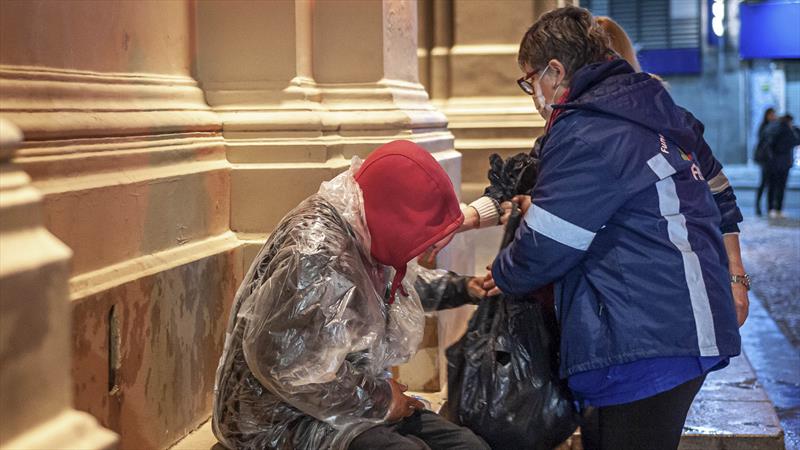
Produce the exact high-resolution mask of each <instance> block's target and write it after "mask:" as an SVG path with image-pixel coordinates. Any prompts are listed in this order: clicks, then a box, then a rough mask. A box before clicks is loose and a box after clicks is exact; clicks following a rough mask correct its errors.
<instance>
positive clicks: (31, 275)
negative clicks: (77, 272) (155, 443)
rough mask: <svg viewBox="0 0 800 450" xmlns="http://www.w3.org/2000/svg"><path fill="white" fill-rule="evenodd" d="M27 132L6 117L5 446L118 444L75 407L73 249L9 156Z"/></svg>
mask: <svg viewBox="0 0 800 450" xmlns="http://www.w3.org/2000/svg"><path fill="white" fill-rule="evenodd" d="M21 140H22V134H21V133H20V131H19V129H18V128H17V127H15V126H14V125H12V124H11V123H10V122H8V121H6V120H4V119H0V215H2V217H3V220H2V221H0V249H1V251H0V448H3V449H9V450H10V449H43V448H47V449H67V448H80V449H87V450H88V449H97V450H100V449H103V450H105V449H113V448H116V442H117V436H116V435H115V434H114V433H112V432H110V431H108V430H106V429H104V428H102V427H101V426H100V425H98V423H97V421H96V420H95V419H94V418H93V417H92V416H91V415H89V414H86V413H83V412H78V411H75V410H74V409H72V377H71V376H70V370H69V367H70V353H71V352H70V342H69V336H70V305H69V290H68V287H67V280H68V277H69V260H70V257H71V256H72V252H71V251H70V250H69V248H67V246H65V245H64V244H63V243H61V241H59V240H58V239H56V237H55V236H53V235H52V234H50V233H49V232H48V231H47V230H46V229H45V228H44V225H43V221H42V195H41V194H40V193H39V192H38V191H37V190H36V189H34V188H33V187H32V186H31V184H30V178H29V177H28V175H27V174H25V172H23V171H22V170H21V169H20V167H19V166H17V165H13V164H11V162H10V160H11V157H12V156H13V152H14V150H15V149H16V147H17V146H18V144H19V142H20V141H21Z"/></svg>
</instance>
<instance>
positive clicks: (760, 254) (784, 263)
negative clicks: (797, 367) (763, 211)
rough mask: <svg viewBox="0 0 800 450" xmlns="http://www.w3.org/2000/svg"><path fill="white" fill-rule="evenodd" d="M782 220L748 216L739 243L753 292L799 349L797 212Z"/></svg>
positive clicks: (799, 243)
mask: <svg viewBox="0 0 800 450" xmlns="http://www.w3.org/2000/svg"><path fill="white" fill-rule="evenodd" d="M796 214H797V215H795V214H792V215H791V216H789V217H787V218H784V219H765V218H759V217H756V216H754V215H747V216H746V217H745V221H744V222H743V223H742V224H741V230H742V232H741V234H740V240H741V244H742V257H743V258H744V263H745V269H746V270H747V271H748V272H749V273H750V277H751V278H752V280H753V293H754V294H755V295H756V296H757V297H758V298H760V299H761V300H762V302H763V303H764V307H765V308H766V309H767V311H768V312H769V313H770V315H771V316H772V318H773V319H774V320H775V321H776V322H777V323H778V326H779V327H780V328H781V331H783V333H784V334H785V335H786V337H787V338H788V339H789V341H790V342H791V343H792V344H793V345H794V346H795V347H797V348H800V218H799V217H800V212H798V213H796Z"/></svg>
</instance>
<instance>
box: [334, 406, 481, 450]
mask: <svg viewBox="0 0 800 450" xmlns="http://www.w3.org/2000/svg"><path fill="white" fill-rule="evenodd" d="M348 449H349V450H376V449H384V450H490V449H489V446H488V445H486V442H484V441H483V439H481V438H479V437H478V436H476V435H475V434H474V433H472V431H470V430H469V429H467V428H464V427H460V426H458V425H455V424H453V423H452V422H449V421H448V420H447V419H445V418H444V417H442V416H440V415H438V414H435V413H432V412H430V411H417V412H416V413H414V415H412V416H410V417H407V418H405V419H403V420H402V421H400V422H398V423H396V424H392V425H381V426H378V427H375V428H370V429H369V430H367V431H365V432H363V433H361V434H360V435H358V436H356V438H355V439H353V442H351V443H350V446H349V447H348Z"/></svg>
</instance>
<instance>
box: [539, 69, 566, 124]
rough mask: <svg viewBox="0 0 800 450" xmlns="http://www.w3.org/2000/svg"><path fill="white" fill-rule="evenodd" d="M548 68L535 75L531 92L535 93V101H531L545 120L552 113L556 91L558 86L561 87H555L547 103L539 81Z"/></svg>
mask: <svg viewBox="0 0 800 450" xmlns="http://www.w3.org/2000/svg"><path fill="white" fill-rule="evenodd" d="M549 68H550V66H547V67H545V68H544V70H542V72H541V73H540V74H539V76H538V77H536V81H534V82H533V92H534V93H535V94H536V97H535V98H536V101H535V102H533V103H534V105H535V106H536V110H537V111H539V114H540V115H541V116H542V117H544V118H545V120H548V119H550V114H552V113H553V103H555V99H556V93H557V92H558V88H560V87H561V86H559V87H557V88H556V89H555V91H553V98H552V99H550V103H547V101H546V100H545V98H544V94H543V93H542V85H541V84H540V83H541V81H542V78H544V74H546V73H547V70H548V69H549Z"/></svg>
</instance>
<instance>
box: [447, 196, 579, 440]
mask: <svg viewBox="0 0 800 450" xmlns="http://www.w3.org/2000/svg"><path fill="white" fill-rule="evenodd" d="M519 222H520V214H519V210H515V211H514V212H513V213H512V216H511V219H510V220H509V222H508V225H507V226H506V232H505V235H504V238H503V246H505V245H507V244H508V243H509V242H510V241H511V240H512V239H513V236H514V231H515V230H516V227H517V226H518V225H519ZM554 320H555V317H554V316H551V315H550V314H547V312H546V311H544V310H543V306H542V303H541V302H537V301H535V299H531V298H527V299H526V298H512V297H509V296H505V295H500V296H497V297H495V298H492V299H487V300H485V301H483V302H481V304H480V305H479V306H478V309H477V310H476V311H475V314H474V315H473V316H472V318H471V319H470V321H469V325H468V327H467V332H466V334H465V335H464V336H463V337H462V338H461V339H460V340H459V341H457V342H456V343H455V344H453V345H452V346H451V347H449V348H448V349H447V351H446V356H447V371H448V372H447V389H448V399H447V404H446V406H445V411H444V414H445V416H446V417H448V418H449V419H450V420H451V421H453V422H455V423H457V424H459V425H463V426H466V427H468V428H470V429H471V430H472V431H473V432H474V433H476V434H478V435H479V436H481V437H482V438H483V439H485V440H486V442H487V443H488V444H489V445H490V446H491V447H492V448H493V449H496V450H515V449H520V450H522V449H525V450H531V449H535V450H539V449H552V448H554V447H556V446H558V445H559V444H561V443H562V442H564V441H565V440H566V439H567V438H568V437H569V436H570V435H572V433H573V432H574V431H575V429H576V428H577V426H578V420H579V416H578V413H577V411H576V410H575V407H574V404H573V401H572V397H571V395H570V392H569V389H568V388H567V386H566V383H564V382H563V381H562V380H560V379H559V376H558V335H557V326H555V324H554V323H553V321H554Z"/></svg>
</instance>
